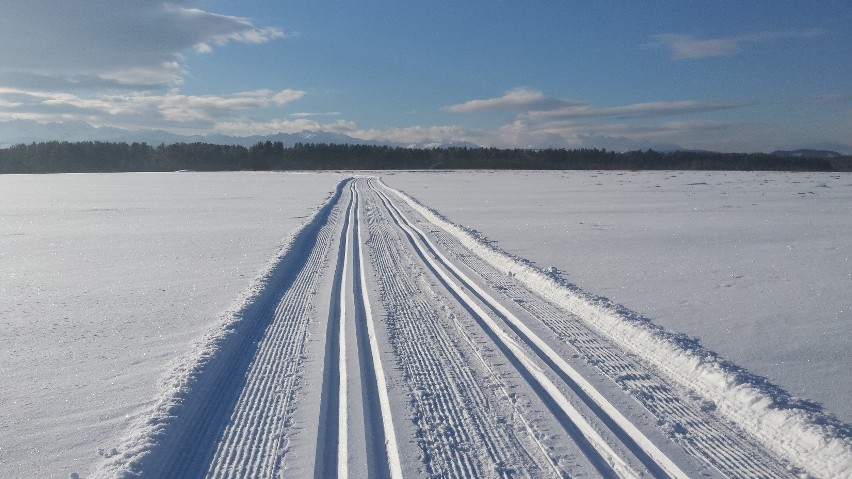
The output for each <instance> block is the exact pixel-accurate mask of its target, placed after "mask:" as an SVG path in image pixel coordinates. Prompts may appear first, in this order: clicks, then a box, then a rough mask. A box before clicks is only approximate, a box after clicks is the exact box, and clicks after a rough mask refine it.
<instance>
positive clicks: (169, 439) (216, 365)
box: [92, 179, 349, 478]
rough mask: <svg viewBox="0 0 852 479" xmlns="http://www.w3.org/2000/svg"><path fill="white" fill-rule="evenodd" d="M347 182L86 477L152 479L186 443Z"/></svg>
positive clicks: (171, 371)
mask: <svg viewBox="0 0 852 479" xmlns="http://www.w3.org/2000/svg"><path fill="white" fill-rule="evenodd" d="M348 181H349V180H348V179H344V180H343V181H341V182H340V183H339V184H338V185H337V187H336V188H335V190H334V192H332V193H331V194H330V195H329V197H328V198H327V199H326V200H325V202H324V203H323V204H322V205H321V206H319V207H318V208H317V209H316V210H315V211H314V212H313V214H312V215H310V216H309V217H308V218H307V219H306V220H305V221H304V222H303V223H302V225H301V226H299V227H298V228H296V229H295V230H293V232H291V233H290V235H289V236H288V237H287V239H286V240H285V241H284V242H283V243H282V246H280V247H279V250H278V251H277V253H276V254H275V256H274V257H273V258H272V259H271V260H270V261H269V262H268V263H267V264H266V265H265V266H264V267H263V268H262V269H261V270H260V271H259V273H258V275H257V276H255V278H254V279H253V280H252V283H251V284H250V286H249V287H248V288H247V289H246V290H245V291H244V292H243V293H242V294H240V296H239V297H237V298H236V299H235V300H234V301H233V302H232V303H231V306H230V307H229V308H228V309H227V310H226V311H225V312H224V313H223V314H222V315H221V316H220V317H219V319H218V320H217V321H216V322H215V323H214V324H213V325H211V326H210V327H209V328H208V330H207V331H206V332H205V333H204V335H203V336H202V337H201V338H200V339H199V340H198V341H197V342H196V343H195V344H194V345H193V346H192V347H191V348H190V349H189V350H188V351H187V352H186V353H185V354H184V355H182V356H180V357H178V358H177V359H176V360H174V361H173V362H172V363H171V366H170V367H169V368H168V372H167V373H165V374H164V375H163V376H161V377H160V378H159V380H158V384H157V385H158V390H159V391H160V393H159V394H158V395H157V396H156V397H155V398H154V399H153V400H152V402H153V404H152V406H151V407H150V408H149V409H148V410H146V411H145V412H143V413H142V414H141V415H140V416H139V417H138V418H136V420H134V421H133V422H132V423H131V425H130V426H129V427H128V429H127V430H126V432H125V434H124V436H123V437H122V439H121V440H120V441H119V444H118V445H117V446H116V447H115V448H113V449H110V450H108V451H102V454H103V455H104V456H105V459H104V460H103V461H102V462H101V463H100V464H99V465H98V466H97V467H96V469H95V471H94V472H93V473H92V477H95V478H129V477H140V476H146V477H157V476H158V465H161V464H163V463H164V462H167V461H165V460H164V458H165V456H167V455H168V454H170V452H171V449H173V448H174V447H175V445H176V444H175V443H177V442H179V441H181V440H187V439H189V440H191V438H187V437H185V436H186V435H187V431H188V430H189V428H191V427H192V426H191V424H189V423H190V422H191V421H192V420H191V419H189V418H188V416H190V417H191V416H192V412H193V411H194V410H200V409H201V403H203V402H204V401H207V400H209V399H210V398H211V394H215V391H214V388H215V385H216V384H217V383H218V382H219V381H218V379H219V376H221V375H223V374H227V373H228V368H227V367H223V366H225V365H227V363H228V362H229V361H230V360H231V359H232V358H233V357H234V356H235V355H237V354H240V349H241V346H243V345H244V343H245V341H246V340H250V339H251V336H252V335H253V334H255V333H256V330H257V324H256V323H260V322H261V321H262V318H260V316H261V315H262V313H263V311H264V310H266V309H267V308H268V306H269V303H270V301H271V300H273V301H274V299H275V298H277V297H280V294H281V291H277V288H276V287H275V286H276V285H277V284H279V283H280V282H281V279H282V278H281V277H282V276H286V275H288V274H293V273H292V271H291V269H292V268H291V267H292V265H293V264H294V263H297V262H298V258H295V256H299V255H301V254H303V253H304V251H303V250H304V248H305V247H307V248H308V249H310V248H312V247H313V243H314V241H315V239H316V234H317V232H318V231H319V229H320V228H321V227H322V225H323V224H325V222H326V221H327V220H328V217H329V215H330V213H331V210H332V208H333V207H334V206H335V205H336V204H337V201H338V199H339V198H340V196H341V194H342V192H343V188H344V186H345V185H346V184H347V183H348ZM159 472H161V471H159Z"/></svg>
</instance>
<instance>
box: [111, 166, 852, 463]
mask: <svg viewBox="0 0 852 479" xmlns="http://www.w3.org/2000/svg"><path fill="white" fill-rule="evenodd" d="M453 227H454V225H450V224H449V223H447V222H446V221H445V220H443V219H442V218H440V217H439V216H437V215H435V214H434V213H433V212H431V211H430V210H428V209H426V208H424V207H423V206H422V205H420V204H418V203H416V202H415V201H414V200H413V199H411V198H409V197H407V196H406V195H405V194H404V193H402V192H399V191H397V190H394V189H392V188H390V187H388V186H387V185H385V184H383V183H382V182H381V181H377V180H375V179H370V178H357V179H350V180H346V181H344V182H342V183H341V184H340V185H339V186H338V189H337V192H336V194H335V195H334V196H333V197H332V198H330V199H329V201H328V203H326V205H325V206H324V207H323V208H321V209H320V210H319V211H318V212H317V214H316V215H315V216H314V218H313V219H312V220H311V221H310V222H309V223H308V224H307V225H306V226H305V228H304V229H303V230H302V231H301V232H300V233H299V234H298V235H297V236H296V240H294V241H292V242H291V245H290V249H289V250H288V251H287V252H286V253H284V254H283V256H282V257H281V259H280V260H279V262H278V263H277V266H276V267H275V268H273V270H272V271H271V272H270V274H269V279H268V280H267V281H265V282H264V283H263V285H262V286H263V287H262V289H260V290H259V291H257V292H256V294H254V295H253V296H252V297H251V298H250V300H249V301H247V303H246V304H245V306H244V308H243V309H242V310H241V311H240V314H239V315H238V317H237V318H235V319H234V320H232V321H230V322H225V323H223V324H222V325H220V330H216V331H213V332H212V333H211V334H210V339H208V340H207V342H206V343H204V344H203V347H202V348H201V349H200V351H201V352H202V354H198V353H195V354H196V356H191V355H190V356H189V357H188V359H187V360H186V361H184V362H183V363H181V364H182V366H181V368H179V370H178V372H177V373H173V375H177V377H186V378H187V379H185V380H184V382H182V383H180V385H179V386H180V387H176V388H174V389H172V390H170V391H169V392H168V393H167V394H164V396H163V397H162V398H159V399H158V400H157V401H156V404H155V407H154V408H153V409H152V411H151V413H150V415H149V416H148V417H145V418H141V419H140V420H139V421H138V423H137V424H136V425H135V426H134V427H133V428H132V429H131V430H130V431H128V434H127V440H126V441H125V443H124V444H122V445H120V447H118V448H116V449H115V450H114V451H113V452H112V453H110V454H108V455H109V457H108V458H107V459H106V460H105V462H104V464H102V465H101V468H100V469H99V470H98V471H97V472H96V474H95V476H96V477H136V476H143V477H199V478H201V477H210V478H216V477H273V476H284V477H311V476H313V477H315V478H326V477H336V478H349V477H379V478H400V477H420V476H424V477H465V478H473V477H612V478H633V477H654V478H679V479H680V478H687V477H695V476H699V475H703V476H711V477H713V476H715V477H795V476H797V475H801V474H811V475H814V476H818V477H819V476H820V474H819V471H817V472H816V473H814V472H813V471H811V470H808V469H806V468H803V467H802V466H801V465H800V464H801V463H802V461H801V458H797V457H786V456H784V455H783V454H779V452H778V451H777V450H775V449H773V448H771V447H767V446H766V445H765V444H764V442H765V441H764V439H763V438H762V437H760V435H755V434H753V432H752V431H750V430H748V429H746V428H743V427H741V426H739V425H735V424H732V423H731V421H730V420H729V419H728V417H727V416H725V415H723V414H721V413H720V411H719V409H721V408H720V407H717V406H716V404H715V403H711V402H710V401H708V400H707V399H706V398H703V397H701V396H700V394H698V393H697V392H696V391H694V390H693V389H692V388H691V387H690V385H689V384H683V383H682V382H680V381H679V380H678V378H676V377H674V378H673V377H672V376H671V375H670V374H668V371H667V370H665V369H663V368H660V367H659V365H658V364H657V363H656V361H658V360H657V359H655V358H653V357H651V358H649V357H647V355H645V354H643V353H642V352H641V351H636V350H632V351H630V352H628V351H627V350H626V349H625V347H624V346H623V345H622V344H621V343H619V342H618V341H617V340H614V339H613V338H612V337H610V336H609V335H608V333H607V331H601V330H600V329H599V328H596V327H595V325H594V324H589V321H588V320H586V319H584V318H583V317H582V316H583V314H584V313H585V312H584V310H583V309H582V308H580V309H571V307H572V306H571V305H566V304H565V303H564V302H560V301H559V300H558V299H559V298H555V299H554V298H553V293H552V290H553V289H552V287H549V288H551V289H547V288H542V287H541V286H540V285H539V284H537V283H535V282H532V281H522V280H523V279H524V278H523V277H522V278H518V277H517V276H516V275H515V274H514V273H512V274H506V271H507V270H506V269H505V268H498V267H495V265H494V261H492V260H491V259H490V258H489V257H488V254H487V253H488V251H485V252H483V251H481V250H480V249H479V248H480V247H481V246H482V245H481V244H478V243H476V241H475V240H474V239H470V238H468V237H465V236H464V235H465V234H466V233H464V232H462V231H461V230H458V231H456V230H454V229H453ZM512 261H514V260H512ZM506 264H508V265H509V266H511V268H512V269H509V271H522V267H523V266H525V265H523V264H522V263H519V262H510V263H505V264H502V263H501V265H502V266H505V265H506ZM193 361H194V362H193ZM180 374H183V376H180ZM832 440H834V441H835V442H833V443H832V442H831V441H832ZM838 441H839V442H838ZM828 443H829V445H830V446H831V447H834V448H835V449H836V448H838V447H839V448H840V452H839V453H837V452H836V450H835V456H832V457H833V459H834V460H835V461H836V462H837V461H839V464H840V465H839V466H838V465H837V464H835V465H831V466H829V467H833V468H834V469H831V470H832V471H837V472H838V473H837V474H834V477H844V476H845V477H848V476H849V474H850V473H849V467H847V468H845V469H844V467H843V462H842V461H844V460H845V461H847V463H846V464H849V463H848V461H849V455H848V443H849V440H848V436H847V437H845V438H844V437H839V438H837V437H835V438H833V439H832V438H828ZM838 443H839V446H838ZM844 445H845V446H844ZM843 447H847V450H846V454H847V455H846V456H845V457H844V456H843V454H844V451H843V450H842V449H843ZM838 454H839V455H840V456H839V457H838V456H837V455H838ZM850 467H852V466H850ZM822 477H831V475H822Z"/></svg>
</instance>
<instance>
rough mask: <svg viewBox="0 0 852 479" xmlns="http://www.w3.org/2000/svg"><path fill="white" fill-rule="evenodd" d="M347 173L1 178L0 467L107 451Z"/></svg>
mask: <svg viewBox="0 0 852 479" xmlns="http://www.w3.org/2000/svg"><path fill="white" fill-rule="evenodd" d="M340 179H341V177H340V175H336V174H280V173H226V174H218V173H217V174H205V173H167V174H159V173H134V174H111V175H95V174H86V175H44V176H38V175H11V176H2V175H0V477H9V478H12V477H34V476H36V475H37V476H38V477H61V478H67V477H68V476H69V474H70V473H72V472H79V473H84V472H85V471H86V470H89V469H90V468H91V467H92V466H93V464H95V463H97V462H98V461H99V460H101V457H100V456H99V455H98V449H99V448H107V449H108V448H110V447H112V446H114V445H115V444H116V443H117V442H118V440H119V436H120V434H121V433H122V431H123V430H125V428H126V427H127V425H128V420H129V418H132V417H133V416H134V415H138V414H139V413H140V412H141V411H143V410H145V409H146V408H147V407H149V406H150V404H151V401H153V400H154V399H155V398H156V396H157V395H158V394H160V391H159V390H158V386H157V380H158V378H160V376H161V375H162V374H164V372H165V371H166V370H167V369H168V368H169V365H170V362H171V361H173V360H174V358H176V357H177V356H180V355H182V354H183V353H184V352H185V351H186V350H187V349H188V348H189V347H190V345H191V344H192V343H193V342H195V341H197V340H198V339H199V337H200V335H201V334H202V332H203V331H204V330H205V329H206V328H207V327H208V326H209V325H210V324H211V323H212V322H214V321H215V320H217V318H219V317H220V316H221V315H222V314H223V312H224V311H225V310H227V309H228V308H229V307H230V306H231V304H232V302H234V301H236V300H238V299H239V298H240V296H241V295H242V294H243V293H244V292H245V290H246V288H248V287H249V286H250V284H251V283H252V280H253V279H254V277H255V275H256V274H257V273H258V272H259V271H260V270H262V269H263V268H264V266H265V265H266V263H267V262H268V261H270V260H271V259H272V258H273V257H274V256H275V254H276V253H277V251H278V249H279V248H280V246H281V244H282V242H284V240H285V239H286V238H287V236H288V235H289V234H290V233H291V232H292V231H293V230H294V229H296V228H297V227H298V226H299V225H301V224H302V223H303V222H304V221H305V219H306V218H307V217H308V216H309V215H310V214H311V213H312V212H313V211H314V210H315V209H316V208H317V207H318V206H319V205H321V204H322V202H323V201H324V200H325V199H326V198H327V197H328V196H329V194H330V193H331V192H332V191H333V190H334V189H335V187H336V186H337V184H338V182H339V181H340Z"/></svg>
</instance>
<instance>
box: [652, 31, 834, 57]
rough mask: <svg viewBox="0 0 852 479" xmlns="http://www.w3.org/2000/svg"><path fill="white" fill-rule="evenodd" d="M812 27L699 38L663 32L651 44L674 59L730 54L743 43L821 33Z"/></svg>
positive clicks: (810, 36)
mask: <svg viewBox="0 0 852 479" xmlns="http://www.w3.org/2000/svg"><path fill="white" fill-rule="evenodd" d="M823 33H824V32H823V30H821V29H818V28H814V29H809V30H801V31H788V32H766V31H764V32H754V33H748V34H745V35H739V36H729V37H719V38H706V39H699V38H695V37H693V36H692V35H685V34H676V33H664V34H660V35H654V43H653V45H656V46H661V47H665V48H667V49H668V50H669V51H670V52H671V55H672V58H673V59H674V60H687V59H698V58H710V57H723V56H731V55H735V54H737V53H739V52H740V51H741V50H742V48H743V45H746V44H750V43H760V42H768V41H772V40H780V39H785V38H793V39H796V38H798V39H803V38H813V37H816V36H819V35H822V34H823Z"/></svg>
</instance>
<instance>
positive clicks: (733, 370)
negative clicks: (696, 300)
mask: <svg viewBox="0 0 852 479" xmlns="http://www.w3.org/2000/svg"><path fill="white" fill-rule="evenodd" d="M383 186H384V187H386V188H388V189H389V190H390V191H392V192H394V193H395V194H396V195H397V196H399V197H400V198H401V199H402V200H404V201H405V202H406V203H407V204H408V205H409V206H410V207H411V208H413V209H414V210H416V211H417V212H418V213H420V214H421V215H423V216H424V217H425V218H426V219H427V220H428V221H430V222H432V223H433V224H435V225H437V226H438V227H440V228H441V229H443V230H444V231H446V232H447V233H449V234H451V235H453V236H454V237H455V238H457V239H458V241H460V242H461V243H462V244H463V245H465V246H466V247H467V248H469V249H470V250H471V251H472V252H473V253H474V254H476V255H478V256H479V257H481V258H482V259H483V260H485V261H487V262H488V263H489V264H491V265H492V266H493V267H495V268H496V269H498V270H501V271H508V272H511V274H512V275H513V276H514V277H515V278H517V279H518V280H520V281H521V282H522V283H524V284H526V285H527V286H528V287H529V288H531V289H532V290H533V291H536V292H538V293H539V294H540V295H541V296H542V297H543V298H545V299H547V300H548V301H551V302H552V303H554V304H556V305H558V306H560V307H562V308H564V309H565V310H566V311H570V312H572V313H573V314H576V315H577V316H579V317H580V318H582V319H583V320H584V321H586V322H587V323H588V324H589V325H591V326H592V327H594V328H595V329H596V330H597V331H598V332H600V333H601V334H602V335H604V336H605V337H608V338H610V339H611V340H612V341H613V342H615V343H616V344H618V345H619V346H621V347H622V348H624V349H625V350H627V351H630V352H632V353H634V354H636V355H637V356H639V357H642V358H644V359H645V360H646V361H648V362H649V363H651V364H653V365H654V366H656V367H657V368H658V369H659V370H661V371H663V372H664V373H665V374H667V375H668V376H669V377H670V378H671V379H673V380H675V381H677V382H679V383H680V384H683V385H685V386H687V387H689V388H691V389H692V390H694V391H695V392H696V394H698V395H700V396H701V397H702V398H703V399H704V400H705V401H707V403H708V404H711V403H712V404H713V405H714V406H715V408H716V410H717V411H718V412H719V413H721V414H723V415H724V416H726V417H728V418H729V419H730V420H731V421H732V422H734V423H736V424H738V425H739V426H740V427H741V428H742V429H744V430H745V431H746V432H748V433H750V434H751V435H752V436H753V437H755V438H756V439H757V440H758V441H759V442H760V443H762V444H763V445H764V446H765V447H767V448H768V449H769V450H771V451H773V452H774V453H776V454H778V455H779V456H781V457H783V458H784V459H785V460H787V461H789V462H790V463H792V464H794V465H795V466H797V467H800V468H802V469H804V470H805V471H807V472H808V473H809V474H812V475H815V476H818V477H848V476H849V475H850V472H852V442H850V430H849V428H848V426H846V425H845V424H843V423H841V422H839V421H837V420H836V419H835V418H834V417H832V416H831V415H829V414H826V413H824V412H822V411H821V410H819V408H816V409H814V408H809V407H801V406H800V404H801V402H800V401H797V400H795V399H793V398H791V397H789V395H787V393H785V392H784V391H783V390H781V389H779V388H777V387H775V386H773V385H771V384H769V383H768V382H767V381H761V380H760V379H759V378H758V379H756V380H755V377H754V376H752V375H749V374H748V373H746V372H745V371H743V370H742V369H740V368H737V367H736V366H734V365H732V364H730V363H728V362H726V361H724V360H721V359H720V358H719V357H718V355H716V354H715V353H713V352H711V351H707V350H705V349H703V348H702V347H701V346H700V345H699V344H698V343H697V341H695V340H693V339H691V338H686V337H684V336H683V335H678V334H673V333H670V332H667V331H665V330H664V329H663V328H661V327H659V326H656V325H654V324H653V323H651V322H650V321H647V320H645V319H643V318H641V317H639V316H638V315H636V314H635V313H632V312H629V311H627V310H626V309H625V308H622V307H619V306H617V305H614V304H612V303H610V302H609V301H606V300H605V299H603V298H599V297H595V296H592V295H589V294H587V293H584V292H583V291H581V290H579V288H576V287H571V286H569V285H566V284H565V283H563V282H561V281H559V280H558V279H554V278H553V277H552V275H551V274H549V273H548V272H545V271H543V270H540V269H538V268H536V267H534V266H532V265H530V264H527V263H524V262H522V261H518V260H517V259H516V258H514V257H512V256H510V255H509V254H507V253H505V252H503V251H500V250H498V249H496V248H495V247H493V246H492V245H490V244H487V243H485V242H483V241H481V240H480V239H479V238H478V237H476V236H474V235H473V234H471V233H470V232H468V231H467V230H465V229H463V228H461V227H459V226H457V225H455V224H453V223H451V222H449V221H447V220H446V219H445V218H443V217H442V216H440V215H439V214H438V213H436V212H435V211H433V210H431V209H429V208H427V207H425V206H423V205H422V204H420V203H419V202H418V201H417V200H415V199H414V198H412V197H410V196H408V195H407V194H405V193H403V192H401V191H398V190H395V189H393V188H390V187H389V186H387V185H386V184H383ZM676 432H677V431H674V433H676Z"/></svg>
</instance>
